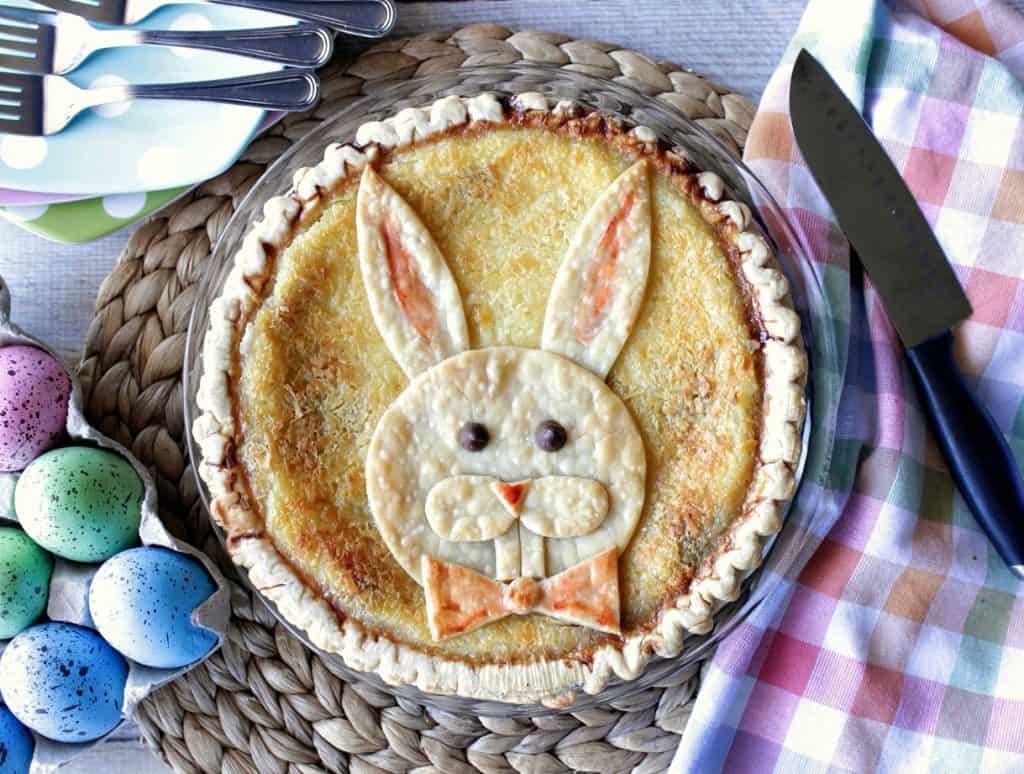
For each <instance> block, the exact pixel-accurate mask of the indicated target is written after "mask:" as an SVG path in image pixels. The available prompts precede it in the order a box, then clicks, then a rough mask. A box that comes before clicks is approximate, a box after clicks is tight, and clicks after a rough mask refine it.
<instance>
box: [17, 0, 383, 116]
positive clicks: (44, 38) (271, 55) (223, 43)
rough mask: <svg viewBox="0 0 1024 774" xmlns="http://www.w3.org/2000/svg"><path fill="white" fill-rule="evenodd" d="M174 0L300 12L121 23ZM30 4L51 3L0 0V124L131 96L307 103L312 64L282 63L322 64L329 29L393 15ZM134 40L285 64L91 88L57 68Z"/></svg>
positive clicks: (313, 92)
mask: <svg viewBox="0 0 1024 774" xmlns="http://www.w3.org/2000/svg"><path fill="white" fill-rule="evenodd" d="M177 2H188V3H218V4H221V5H232V6H241V7H246V8H254V9H259V10H262V11H270V12H273V13H278V14H284V15H287V16H291V17H293V18H296V19H300V20H303V21H301V22H300V23H298V24H294V25H285V26H276V27H266V28H257V29H236V30H198V31H184V30H140V29H132V28H129V27H125V26H121V25H130V24H134V23H135V22H137V21H139V20H141V19H143V18H145V17H146V16H148V15H149V14H150V13H152V12H153V11H155V10H156V9H157V8H160V7H162V6H164V5H169V4H173V3H177ZM38 4H40V5H45V6H47V7H49V8H51V9H53V10H54V11H55V12H53V13H46V12H37V11H30V10H26V9H22V8H7V7H3V6H0V133H8V134H22V135H47V134H53V133H55V132H59V131H61V130H62V129H63V128H64V127H65V126H67V125H68V123H70V121H71V120H72V119H73V118H74V117H75V116H76V115H77V114H78V113H80V112H81V111H83V110H85V109H87V108H90V107H95V106H97V105H103V104H108V103H110V102H120V101H127V100H135V99H184V100H202V101H209V102H222V103H227V104H235V105H249V106H253V107H259V108H263V109H267V110H282V111H294V110H306V109H308V108H310V107H311V106H312V105H313V104H315V102H316V100H317V98H318V97H319V92H320V83H319V80H318V79H317V77H316V76H315V75H314V74H313V73H311V72H308V71H305V70H302V69H289V68H307V69H311V68H315V67H319V66H321V65H323V64H325V63H326V62H327V61H328V60H329V59H330V57H331V53H332V51H333V46H334V35H333V33H332V30H333V31H338V32H342V33H345V34H349V35H355V36H358V37H368V38H376V37H382V36H383V35H386V34H387V33H388V32H389V31H390V30H391V28H392V27H393V26H394V22H395V9H394V4H393V2H392V0H39V3H38ZM87 19H90V20H93V21H96V22H99V23H100V25H101V26H94V25H93V24H91V23H90V22H89V21H87ZM113 25H117V26H113ZM139 45H155V46H173V47H176V48H192V49H202V50H207V51H219V52H225V53H231V54H237V55H240V56H246V57H251V58H254V59H260V60H264V61H273V62H278V63H280V64H283V65H285V66H286V69H284V70H281V71H279V72H272V73H261V74H257V75H248V76H242V77H237V78H223V79H219V80H211V81H198V82H188V83H166V84H149V83H147V84H135V85H125V86H108V87H103V88H92V89H82V88H80V87H78V86H76V85H75V84H73V83H72V82H71V81H69V80H67V79H65V78H62V77H60V76H61V75H63V74H66V73H69V72H71V71H72V70H74V69H75V68H76V67H78V66H79V65H81V64H82V63H83V62H85V60H86V59H88V58H89V56H91V55H92V54H93V53H95V52H96V51H100V50H102V49H106V48H114V47H120V46H139ZM5 71H8V72H5ZM9 71H16V72H9Z"/></svg>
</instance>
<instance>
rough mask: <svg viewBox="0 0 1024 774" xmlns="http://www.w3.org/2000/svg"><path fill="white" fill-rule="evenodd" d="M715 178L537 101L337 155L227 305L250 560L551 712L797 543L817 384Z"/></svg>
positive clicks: (229, 418)
mask: <svg viewBox="0 0 1024 774" xmlns="http://www.w3.org/2000/svg"><path fill="white" fill-rule="evenodd" d="M723 195H724V184H723V182H722V180H721V179H720V178H719V177H717V176H716V175H714V174H712V173H708V172H699V171H695V170H694V169H693V167H692V165H691V164H690V163H689V162H687V161H686V160H685V158H684V156H683V153H682V151H676V150H673V149H670V148H668V147H667V146H666V145H665V144H664V143H662V142H660V141H659V140H658V138H657V137H656V136H655V134H654V133H653V132H652V131H651V130H650V129H647V128H645V127H634V128H628V127H626V126H624V125H622V124H621V123H620V122H619V121H617V120H616V119H614V118H609V117H607V116H604V115H602V114H599V113H597V112H593V111H591V110H589V109H587V108H583V107H581V106H578V105H575V104H571V103H567V102H559V103H553V102H551V101H549V100H548V99H547V98H546V97H544V96H542V95H540V94H536V93H528V94H521V95H518V96H517V97H515V98H513V99H511V100H509V101H504V100H501V99H498V98H496V97H495V96H493V95H490V94H482V95H480V96H477V97H473V98H460V97H446V98H444V99H441V100H439V101H437V102H435V103H434V104H433V105H431V106H430V107H428V108H425V109H406V110H403V111H401V112H400V113H398V115H396V116H395V117H394V118H391V119H388V120H386V121H375V122H370V123H367V124H364V125H363V126H362V127H360V128H359V130H358V132H357V135H356V138H355V142H354V143H353V144H347V145H338V144H336V145H331V146H329V147H328V148H327V150H326V153H325V156H324V159H323V161H322V162H321V163H320V164H318V165H317V166H316V167H313V168H307V169H301V170H299V171H298V172H297V173H296V174H295V176H294V180H293V188H292V190H291V192H290V193H289V194H288V195H286V196H281V197H276V198H273V199H271V200H269V201H268V202H267V203H266V205H265V207H264V211H263V212H264V218H263V220H262V221H260V222H258V223H255V224H254V225H253V227H252V229H251V230H250V232H249V233H248V235H247V236H246V238H245V240H244V242H243V244H242V246H241V248H240V249H239V251H238V253H237V255H236V256H235V264H234V267H233V269H232V271H231V273H230V275H229V277H228V279H227V281H226V283H225V286H224V288H223V292H222V293H221V295H220V297H219V298H218V299H217V300H216V301H215V302H214V303H213V305H212V306H211V310H210V319H211V325H210V329H209V331H208V332H207V334H206V338H205V342H204V346H203V376H202V380H201V383H200V387H199V395H198V403H199V408H200V410H201V414H200V416H199V417H198V418H197V420H196V422H195V424H194V427H193V434H194V437H195V438H196V440H197V441H198V443H199V445H200V448H201V451H202V460H201V461H200V464H199V472H200V475H201V476H202V477H203V479H204V481H205V482H206V483H207V485H208V487H209V490H210V495H211V513H212V516H213V518H214V519H215V520H216V521H217V522H218V523H219V524H220V525H221V526H222V527H223V528H224V529H225V530H226V532H227V543H228V548H229V551H230V553H231V556H232V558H233V560H234V561H235V562H236V563H237V564H239V565H241V566H242V567H245V568H246V569H248V571H249V577H250V579H251V581H252V582H253V584H254V585H255V586H256V587H257V588H259V589H260V590H261V591H262V593H263V594H264V595H265V596H266V597H267V598H269V599H270V600H271V601H272V602H274V604H275V605H276V606H277V608H278V610H279V611H280V613H281V614H282V615H283V616H284V618H286V619H287V620H288V621H289V622H290V623H291V624H293V625H294V626H296V627H298V628H299V629H301V630H303V631H304V632H305V633H306V634H307V636H308V637H309V639H310V641H311V642H312V643H313V644H314V645H316V646H317V647H318V648H321V649H322V650H324V651H327V652H330V653H335V654H339V655H341V656H342V658H343V659H344V660H345V661H346V663H348V664H349V665H350V666H352V667H354V668H357V669H361V670H365V671H372V672H376V673H377V674H379V675H380V676H381V677H382V678H383V679H384V680H386V681H387V682H389V683H394V684H413V685H415V686H417V687H419V688H421V689H423V690H426V691H434V692H439V693H449V694H458V695H462V696H466V697H473V698H481V699H498V700H504V701H522V702H533V701H543V702H545V703H548V704H552V705H557V704H565V703H567V702H569V701H571V699H572V697H573V696H574V695H575V692H576V691H577V690H580V689H582V690H585V691H587V692H588V693H595V692H597V691H599V690H601V689H602V688H603V687H604V686H605V684H606V683H607V681H608V680H609V679H610V678H611V676H612V675H613V674H614V675H617V676H618V677H620V678H622V679H625V680H630V679H634V678H636V677H637V676H639V675H640V673H641V672H642V671H643V669H644V667H645V665H646V664H647V662H648V661H649V659H650V658H651V656H652V655H660V656H665V657H671V656H674V655H676V654H678V652H679V650H680V648H681V646H682V642H683V639H684V637H685V636H686V634H687V633H688V632H692V633H697V634H702V633H707V632H708V631H709V630H710V629H711V626H712V616H713V614H714V612H715V611H716V609H717V608H718V607H720V606H721V604H723V603H724V602H726V601H731V600H733V599H735V598H736V596H737V595H738V593H739V589H740V583H741V580H742V578H743V577H744V576H745V575H746V573H748V572H749V571H750V570H752V569H753V568H754V567H756V566H757V565H758V564H759V563H760V562H761V549H762V543H763V541H764V539H765V538H766V537H769V536H771V535H773V534H775V533H776V532H777V531H778V530H779V528H780V522H781V509H782V507H783V505H784V503H785V502H786V501H787V500H788V498H790V497H791V495H792V493H793V489H794V486H795V473H794V471H795V468H796V465H797V462H798V457H799V454H800V449H801V443H800V436H801V429H802V425H803V421H804V414H805V405H804V382H805V377H806V370H807V369H806V358H805V355H804V351H803V348H802V343H801V335H800V321H799V318H798V317H797V315H796V314H795V312H794V311H793V309H792V304H791V300H790V297H789V291H788V284H787V282H786V279H785V277H784V276H783V274H782V273H781V272H780V271H779V269H778V267H777V265H776V263H775V260H774V257H773V256H772V254H771V252H770V249H769V247H768V244H767V243H766V242H765V241H764V240H763V239H762V238H761V237H760V236H758V235H757V234H756V233H754V231H753V230H752V229H751V214H750V211H749V209H748V208H747V207H746V206H745V205H744V204H742V203H740V202H735V201H730V200H726V199H723ZM495 256H498V257H497V258H495ZM544 296H546V302H544V301H543V297H544ZM517 317H519V318H521V319H519V320H517V321H516V320H515V318H517ZM541 318H543V320H542V321H541ZM516 326H519V327H516ZM510 339H511V340H510ZM542 419H543V420H544V422H539V420H542ZM470 420H472V421H470ZM555 420H558V421H555ZM542 435H543V437H542Z"/></svg>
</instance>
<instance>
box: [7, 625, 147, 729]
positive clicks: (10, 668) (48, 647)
mask: <svg viewBox="0 0 1024 774" xmlns="http://www.w3.org/2000/svg"><path fill="white" fill-rule="evenodd" d="M127 679H128V664H127V663H126V662H125V660H124V659H123V658H122V657H121V654H120V653H118V652H117V651H116V650H114V649H113V648H112V647H110V645H108V644H107V643H106V642H105V641H104V640H103V638H102V637H100V636H99V635H98V634H97V633H96V632H94V631H93V630H92V629H86V628H85V627H82V626H75V625H74V624H66V623H45V624H40V625H39V626H33V627H32V628H31V629H26V630H25V631H23V632H22V633H21V634H19V635H18V636H17V637H15V638H14V639H13V640H11V642H10V643H9V644H8V645H7V649H6V650H5V651H4V654H3V656H0V692H2V693H3V697H4V702H6V704H7V706H8V707H9V708H10V710H11V712H13V713H14V715H15V717H17V718H18V720H20V721H21V722H22V723H24V724H25V725H26V726H28V727H29V728H31V729H32V730H33V731H35V732H36V733H37V734H40V735H41V736H45V737H46V738H47V739H53V740H54V741H56V742H89V741H91V740H93V739H98V738H99V737H101V736H103V735H104V734H106V733H108V732H109V731H112V730H113V729H114V727H115V726H117V724H118V723H119V722H120V720H121V708H122V707H123V706H124V686H125V681H126V680H127Z"/></svg>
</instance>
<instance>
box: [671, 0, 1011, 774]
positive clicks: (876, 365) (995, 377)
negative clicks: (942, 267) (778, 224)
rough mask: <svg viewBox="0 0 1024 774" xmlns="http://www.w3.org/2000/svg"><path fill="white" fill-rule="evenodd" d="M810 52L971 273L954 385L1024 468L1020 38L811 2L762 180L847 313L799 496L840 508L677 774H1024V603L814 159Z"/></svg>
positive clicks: (945, 6) (991, 12)
mask: <svg viewBox="0 0 1024 774" xmlns="http://www.w3.org/2000/svg"><path fill="white" fill-rule="evenodd" d="M801 47H805V48H808V49H809V50H810V51H811V52H812V53H814V54H815V56H817V57H818V59H819V60H820V61H821V62H822V63H823V64H825V66H826V67H827V68H828V69H829V71H830V72H831V74H832V75H833V77H834V78H835V79H836V80H837V82H838V83H839V84H840V86H841V87H842V88H843V90H844V91H845V92H846V94H847V96H849V97H850V98H851V99H852V100H853V101H854V103H855V104H857V105H858V106H860V107H861V109H862V110H863V113H864V115H865V117H866V118H867V120H868V122H869V123H870V124H871V126H872V128H873V129H874V131H875V133H876V134H877V135H878V137H879V138H880V139H881V141H882V143H883V145H884V146H885V148H886V150H887V151H888V153H889V155H890V156H891V157H892V158H893V160H894V162H895V163H896V165H897V167H898V168H899V169H900V171H901V172H902V174H903V176H904V178H905V179H906V181H907V183H908V185H909V186H910V188H911V190H912V191H913V192H914V194H915V196H916V197H917V199H918V202H919V203H920V205H921V208H922V210H923V211H924V213H925V215H926V216H927V217H928V219H929V221H930V222H931V224H932V227H933V228H934V229H935V231H936V233H937V234H938V237H939V240H940V242H941V243H942V246H943V248H944V249H945V251H946V254H947V256H948V257H949V258H950V260H951V261H952V262H953V264H954V267H955V269H956V272H957V275H958V277H959V278H960V281H961V283H962V284H963V286H964V287H965V288H966V291H967V295H968V296H969V297H970V300H971V303H972V304H973V306H974V314H973V315H972V317H971V318H970V319H969V320H968V321H966V322H965V323H963V324H962V325H961V326H959V327H958V329H957V330H956V354H957V358H958V361H959V363H960V365H961V367H962V369H963V371H964V373H965V375H966V376H967V379H968V381H969V382H970V383H971V385H972V387H973V388H974V389H975V390H976V391H977V394H978V395H979V396H980V398H981V400H982V401H983V402H984V403H985V404H986V405H987V407H988V408H989V410H990V411H991V412H992V414H993V415H994V416H995V418H996V421H997V423H998V424H999V427H1000V428H1001V429H1002V430H1003V432H1005V433H1006V434H1007V436H1008V438H1009V441H1010V445H1011V447H1012V448H1013V450H1014V452H1015V453H1016V455H1017V459H1018V463H1020V464H1021V466H1022V468H1024V87H1022V84H1021V81H1020V80H1018V79H1019V78H1021V77H1022V75H1024V19H1022V18H1021V17H1020V16H1018V15H1017V14H1016V13H1015V12H1013V11H1012V10H1010V9H1008V8H1007V7H1006V6H1004V5H1002V4H1000V3H998V2H985V1H984V0H918V2H916V3H914V4H913V5H910V4H906V3H900V2H897V1H895V0H894V1H893V2H888V3H883V2H881V1H880V0H879V1H876V2H871V0H843V2H835V1H834V0H811V3H810V5H809V6H808V8H807V11H806V13H805V15H804V18H803V20H802V22H801V25H800V28H799V30H798V32H797V34H796V37H795V38H794V40H793V42H792V45H791V46H790V48H789V51H788V52H787V54H786V56H785V57H784V58H783V61H782V63H781V65H780V66H779V69H778V71H777V72H776V73H775V75H774V76H773V78H772V79H771V81H770V83H769V85H768V87H767V89H766V92H765V96H764V99H763V101H762V103H761V107H760V112H759V113H758V116H757V118H756V120H755V122H754V126H753V128H752V129H751V133H750V139H749V142H748V145H747V150H746V157H747V161H748V163H749V164H750V165H751V166H752V167H753V169H754V171H755V172H756V173H757V174H758V175H759V176H760V178H761V179H762V180H763V181H764V182H765V184H766V185H767V187H768V188H769V189H770V190H771V191H772V193H773V194H774V195H775V197H776V198H777V199H778V200H779V202H780V203H781V204H782V206H783V207H784V208H785V209H786V211H787V213H788V215H789V216H790V218H791V220H792V222H793V223H794V224H795V226H796V228H797V229H798V230H799V231H800V232H801V233H802V236H803V237H804V238H805V239H806V241H807V244H808V245H809V246H810V248H811V253H812V254H813V255H814V258H815V265H814V270H815V271H816V272H817V274H818V276H819V278H820V279H821V282H822V284H823V286H824V287H825V289H826V294H827V295H828V297H829V304H830V309H829V310H828V311H827V312H826V314H827V315H828V317H827V319H825V320H818V321H817V324H818V325H822V324H825V325H830V326H831V327H832V330H833V331H834V332H835V334H836V336H837V338H838V340H839V347H838V350H839V351H838V352H837V353H836V356H835V357H834V358H831V359H827V360H823V359H822V358H821V357H820V356H819V358H818V359H817V361H816V363H815V370H816V373H815V379H816V380H819V381H823V382H824V383H825V384H824V386H827V382H828V380H829V379H830V378H843V382H844V384H845V387H844V390H843V393H842V401H841V404H840V407H839V419H838V425H837V427H838V429H837V431H836V435H837V439H836V444H835V449H834V453H833V455H832V459H831V462H830V464H827V463H826V460H825V458H824V455H823V454H822V453H821V452H820V450H818V451H812V454H811V460H810V462H809V465H808V470H807V474H806V476H805V484H804V487H803V490H802V496H805V495H806V493H807V492H811V493H816V494H819V495H823V497H822V499H821V500H820V501H819V505H818V509H819V510H818V515H817V517H816V519H815V521H814V522H813V523H814V524H815V525H819V524H820V525H823V526H821V527H820V528H818V527H814V528H812V529H811V534H810V535H809V540H808V541H807V542H808V543H809V548H806V549H805V550H804V553H803V556H801V557H800V560H799V561H798V564H797V569H795V570H793V571H791V572H789V573H788V574H787V576H786V577H784V578H782V579H781V584H780V587H779V588H777V589H776V591H775V592H774V594H773V595H772V596H771V597H770V598H769V599H768V600H766V601H765V602H764V603H763V604H762V605H761V606H760V607H759V608H758V609H757V610H756V611H755V612H754V614H753V615H752V617H751V618H750V619H748V620H747V621H746V622H744V623H743V624H742V625H741V626H740V627H739V628H738V629H737V630H736V632H735V633H734V634H732V635H731V636H730V637H729V638H728V639H727V640H726V641H725V642H724V643H723V644H722V645H721V647H720V648H719V649H718V652H717V654H716V656H715V658H714V660H713V662H712V663H711V664H710V666H709V667H708V669H707V670H706V674H705V678H704V683H703V686H702V688H701V692H700V695H699V698H698V700H697V703H696V706H695V709H694V712H693V715H692V718H691V719H690V722H689V725H688V726H687V729H686V733H685V736H684V738H683V741H682V744H681V745H680V751H679V754H678V755H677V757H676V760H675V762H674V770H675V771H679V772H683V771H701V772H706V771H717V770H726V771H739V772H766V771H773V772H794V771H800V772H813V771H830V772H831V771H855V772H864V771H876V770H879V771H899V772H915V771H922V772H924V771H942V772H947V771H984V772H1002V771H1006V772H1009V771H1016V772H1022V771H1024V584H1022V583H1020V582H1018V581H1017V580H1015V579H1014V577H1013V576H1012V575H1011V574H1010V572H1009V571H1008V570H1007V569H1006V567H1005V566H1004V565H1003V563H1002V561H1001V560H1000V559H999V557H998V556H997V555H996V553H995V552H994V551H993V549H992V548H991V546H990V545H989V544H988V541H987V540H986V538H985V536H984V534H983V533H982V532H981V531H980V530H979V529H978V527H977V525H976V524H975V522H974V520H973V518H972V516H971V514H970V512H969V511H968V510H967V508H966V507H965V505H964V503H963V500H962V499H961V498H960V495H959V494H958V493H957V492H956V491H955V489H954V486H953V483H952V480H951V478H950V476H949V474H948V472H947V471H946V468H945V466H944V464H943V462H942V460H941V458H940V456H939V453H938V450H937V448H936V446H935V442H934V440H933V439H932V438H931V436H930V435H929V433H928V432H927V431H926V429H925V418H924V416H923V415H922V413H921V410H920V408H919V406H918V401H917V397H916V394H915V392H914V388H913V385H912V382H911V380H910V375H909V372H908V370H907V367H906V365H905V364H904V362H903V359H902V352H901V347H900V345H899V342H898V340H897V338H896V335H895V333H894V331H893V329H892V327H891V325H890V324H889V321H888V319H887V318H886V315H885V312H884V311H883V308H882V305H881V303H880V301H879V299H878V297H877V296H876V294H875V293H874V291H873V290H872V289H871V288H870V283H865V282H864V280H863V279H862V275H861V273H860V272H859V271H858V270H857V269H856V267H854V268H853V270H852V271H851V266H850V260H849V246H848V244H847V243H846V241H845V239H844V238H843V236H842V234H841V233H840V232H839V230H838V228H837V227H836V225H835V220H834V217H833V216H832V215H831V212H830V210H829V207H828V205H827V204H826V203H825V201H824V200H823V198H822V197H821V194H820V193H819V191H818V189H817V187H816V186H815V184H814V181H813V179H812V178H811V176H810V173H809V172H808V170H807V169H806V167H805V166H804V165H803V162H802V160H801V159H800V155H799V151H798V150H797V149H796V147H795V144H794V141H793V136H792V132H791V130H790V127H789V119H788V116H787V113H786V111H787V108H786V105H787V98H788V91H789V89H788V87H789V73H790V69H791V66H792V62H793V59H794V57H795V55H796V52H797V51H798V50H799V49H800V48H801ZM837 152H842V149H841V148H837ZM865 284H867V287H865ZM821 386H823V385H820V384H819V388H820V387H821ZM822 509H824V511H822ZM1015 515H1016V516H1018V517H1019V518H1024V514H1015Z"/></svg>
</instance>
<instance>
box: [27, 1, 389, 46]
mask: <svg viewBox="0 0 1024 774" xmlns="http://www.w3.org/2000/svg"><path fill="white" fill-rule="evenodd" d="M37 1H38V3H39V4H40V5H45V6H46V7H47V8H52V9H54V10H55V11H65V12H67V13H73V14H75V15H76V16H82V17H84V18H86V19H92V20H93V21H98V22H102V23H104V24H135V22H137V21H141V20H142V19H144V18H146V17H147V16H149V14H151V13H152V12H153V11H155V10H156V9H157V8H161V7H163V6H165V5H172V4H175V3H196V2H199V3H217V4H220V5H235V6H239V7H242V8H256V9H259V10H261V11H270V12H271V13H279V14H283V15H285V16H291V17H293V18H296V19H304V20H305V21H311V22H316V23H317V24H323V25H324V26H326V27H330V28H331V29H335V30H338V31H339V32H344V33H346V34H348V35H355V36H357V37H361V38H381V37H384V36H385V35H387V34H388V33H389V32H390V31H391V28H392V27H394V26H395V5H394V2H393V1H392V0H37Z"/></svg>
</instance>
